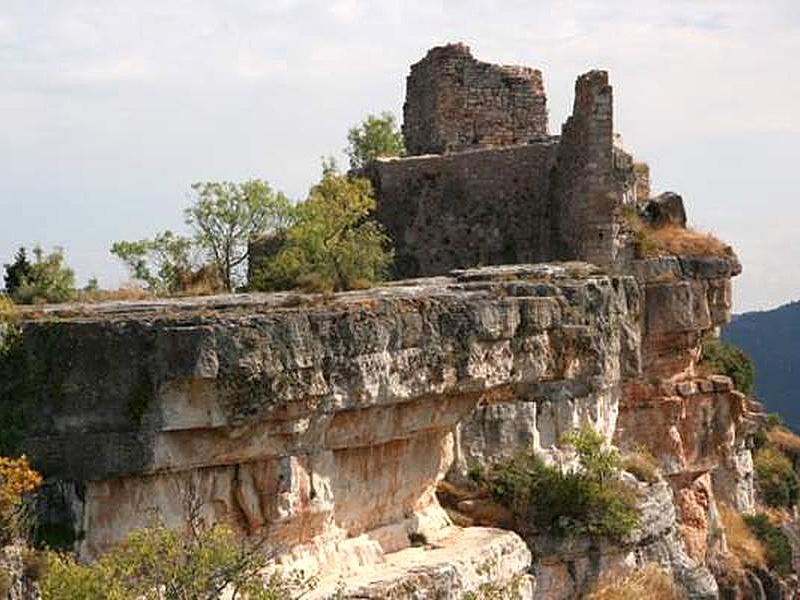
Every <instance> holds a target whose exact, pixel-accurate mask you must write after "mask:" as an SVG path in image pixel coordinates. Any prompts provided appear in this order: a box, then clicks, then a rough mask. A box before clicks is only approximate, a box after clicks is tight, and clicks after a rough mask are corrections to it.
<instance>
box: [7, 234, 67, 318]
mask: <svg viewBox="0 0 800 600" xmlns="http://www.w3.org/2000/svg"><path fill="white" fill-rule="evenodd" d="M33 257H34V262H33V264H31V265H30V267H29V269H28V270H27V274H26V275H24V276H21V279H20V282H19V285H18V286H17V287H16V289H15V290H14V293H13V294H12V296H11V297H12V299H13V300H14V301H15V302H17V303H19V304H41V303H45V302H51V303H58V302H68V301H69V300H72V299H73V298H74V297H75V273H74V272H73V271H72V269H70V268H68V267H67V266H66V265H65V264H64V251H63V250H62V249H61V248H56V249H55V250H54V251H53V252H51V253H49V254H45V252H44V250H42V248H41V247H40V246H36V247H34V249H33Z"/></svg>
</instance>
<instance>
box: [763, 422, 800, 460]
mask: <svg viewBox="0 0 800 600" xmlns="http://www.w3.org/2000/svg"><path fill="white" fill-rule="evenodd" d="M767 439H768V440H769V441H770V442H772V443H773V444H775V445H776V446H778V448H780V449H781V450H784V451H786V452H791V453H793V454H800V435H797V434H796V433H793V432H791V431H789V430H788V429H783V428H782V427H776V428H775V429H772V430H771V431H769V432H768V433H767Z"/></svg>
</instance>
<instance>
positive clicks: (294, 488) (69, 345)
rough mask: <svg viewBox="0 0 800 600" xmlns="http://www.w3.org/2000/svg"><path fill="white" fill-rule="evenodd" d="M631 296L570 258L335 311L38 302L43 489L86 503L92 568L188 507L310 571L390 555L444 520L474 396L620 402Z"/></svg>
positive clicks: (270, 304) (397, 287)
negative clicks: (548, 394)
mask: <svg viewBox="0 0 800 600" xmlns="http://www.w3.org/2000/svg"><path fill="white" fill-rule="evenodd" d="M637 294H638V288H637V287H636V285H635V284H634V282H633V281H632V280H629V279H626V278H624V277H623V278H619V277H609V276H605V275H602V274H600V273H599V272H598V271H597V270H596V269H595V268H593V267H590V266H588V265H580V264H567V265H538V266H528V267H526V266H515V267H510V268H496V269H485V270H472V271H463V272H457V273H455V274H454V275H453V276H452V277H450V278H439V279H432V280H420V281H412V282H405V283H403V282H400V283H397V284H394V285H392V286H390V287H386V288H379V289H375V290H371V291H368V292H353V293H347V294H340V295H337V296H335V297H333V298H330V299H324V298H321V297H315V296H311V297H301V296H297V295H290V294H273V295H251V296H236V297H218V298H209V299H198V300H191V301H174V302H154V303H149V304H148V303H139V304H126V303H122V304H116V305H100V306H96V307H81V306H74V307H70V306H67V307H60V308H51V309H45V310H44V311H38V312H37V313H35V314H34V313H31V314H30V316H29V318H28V320H26V321H25V323H24V326H23V344H24V348H25V350H26V353H27V355H28V357H29V359H30V366H31V368H32V370H31V373H33V372H34V371H35V368H34V367H37V365H47V367H48V370H47V385H41V386H36V387H35V388H34V389H33V392H32V396H31V397H30V398H27V399H26V401H27V402H29V403H30V406H31V407H35V410H33V411H31V412H30V413H29V417H30V418H29V419H28V430H27V432H26V438H25V443H24V448H25V450H26V451H27V452H28V454H29V456H31V458H32V459H33V461H34V464H35V465H36V466H38V467H40V468H41V469H42V470H43V471H44V472H45V473H46V474H48V476H49V477H50V479H51V480H58V481H61V482H76V485H77V488H78V490H79V493H78V494H77V497H78V498H80V499H81V501H82V502H81V503H80V504H79V505H78V506H77V507H76V506H75V505H74V502H73V500H74V499H75V497H76V495H75V494H73V493H72V492H70V498H71V500H69V501H66V500H64V499H63V498H61V497H59V498H58V500H59V501H60V502H61V505H65V506H66V505H69V506H70V510H69V511H66V510H65V511H54V512H55V513H57V514H59V515H62V516H63V515H65V514H66V515H71V518H74V519H75V522H73V523H72V524H73V525H74V526H75V527H76V529H78V530H79V531H81V532H83V534H84V536H83V540H82V542H81V550H82V552H83V554H84V555H85V556H95V555H97V554H98V553H99V552H101V551H103V550H104V549H106V548H108V547H109V546H110V545H111V544H113V543H114V542H115V541H117V540H119V539H121V538H122V537H123V536H124V535H125V533H126V532H127V531H129V530H130V529H132V528H134V527H138V526H143V525H146V524H147V522H148V521H147V520H148V518H150V515H151V514H152V511H153V510H155V511H158V512H159V513H161V515H162V518H163V519H164V520H165V522H166V523H167V524H168V525H173V526H179V525H180V524H181V523H183V522H184V520H185V518H186V510H187V506H186V496H187V494H191V495H194V496H195V497H196V498H198V499H199V500H200V501H201V502H202V503H203V517H204V518H205V519H206V521H208V522H215V521H227V522H229V523H232V524H233V525H234V526H235V527H236V528H238V529H239V530H241V531H242V532H243V533H255V532H258V533H261V534H265V535H268V536H269V538H270V539H271V540H274V541H275V542H276V543H280V544H281V545H283V546H284V547H286V548H289V549H290V555H291V556H292V557H293V560H302V561H303V564H304V565H306V566H307V567H308V568H309V569H317V570H319V571H320V572H323V573H324V572H328V571H335V570H337V569H340V568H341V565H342V564H370V563H376V562H380V560H381V559H382V557H383V556H384V555H385V554H386V553H390V552H395V551H398V550H402V549H403V548H405V547H408V545H409V539H408V535H409V533H410V532H421V533H423V534H425V535H426V536H428V538H429V539H435V537H436V535H437V532H439V531H441V530H443V528H446V527H447V526H448V524H449V520H448V518H447V516H446V515H445V513H444V512H443V511H442V509H441V508H440V507H439V505H438V502H437V501H436V497H435V494H434V489H435V486H436V483H437V481H439V480H440V479H441V478H442V477H444V475H445V473H446V472H447V470H448V469H449V468H450V465H451V462H452V459H453V448H454V446H453V441H452V437H451V432H452V431H453V429H454V427H455V426H456V424H457V423H458V422H459V421H460V420H461V419H462V418H464V417H465V416H466V415H468V414H469V413H470V412H471V411H472V409H473V408H474V407H475V405H476V404H477V403H478V402H484V403H490V402H491V401H493V399H497V398H502V397H504V396H507V395H510V396H523V395H526V394H528V395H530V394H532V393H533V394H534V395H535V394H536V392H535V390H536V389H537V387H536V386H538V385H540V384H542V385H544V387H542V388H541V390H543V392H542V393H544V390H546V389H547V386H546V385H545V384H546V383H547V382H558V381H564V382H568V381H572V382H574V386H575V389H576V390H579V389H581V388H582V387H583V388H586V389H587V390H591V389H594V388H596V389H597V390H600V392H599V393H605V394H609V397H610V398H612V400H613V390H614V389H618V385H617V384H616V383H614V381H612V380H613V379H615V378H618V377H619V371H620V361H619V355H620V350H619V349H620V348H621V339H622V338H623V337H624V335H626V334H625V332H624V331H622V330H620V326H621V325H622V324H623V323H624V322H625V321H626V320H627V319H629V318H632V317H629V314H630V315H635V310H636V309H637V308H638V306H639V299H638V295H637ZM628 345H632V346H636V340H629V341H628ZM37 368H38V367H37ZM603 378H606V379H608V380H609V381H608V382H604V381H603ZM593 386H594V388H593ZM606 387H607V388H609V389H611V390H612V391H611V392H609V391H607V390H606V389H605V388H606ZM553 389H554V388H553ZM576 393H578V392H577V391H576ZM586 393H589V392H588V391H587V392H586ZM556 401H557V397H556V396H553V397H552V398H550V402H551V403H555V402H556ZM614 401H615V400H614ZM567 402H568V403H569V401H567ZM587 410H588V408H587ZM564 426H565V427H566V426H567V424H566V423H565V424H564ZM50 489H52V490H53V491H54V494H56V495H58V494H57V492H59V491H63V490H64V489H71V488H70V486H68V485H61V486H58V485H55V486H51V488H50Z"/></svg>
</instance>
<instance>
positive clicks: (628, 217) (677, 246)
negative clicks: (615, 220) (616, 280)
mask: <svg viewBox="0 0 800 600" xmlns="http://www.w3.org/2000/svg"><path fill="white" fill-rule="evenodd" d="M622 218H623V219H624V221H625V222H626V224H627V228H628V230H629V231H630V233H631V235H632V237H633V243H634V244H635V247H636V254H637V256H638V257H639V258H650V257H654V256H663V255H665V254H666V255H669V254H676V255H680V256H684V255H685V256H695V255H699V256H732V255H733V249H732V248H731V247H730V246H728V245H727V244H725V243H724V242H722V241H720V240H719V239H717V238H716V237H714V236H713V235H711V234H710V233H702V232H700V231H695V230H694V229H691V228H689V227H685V228H684V227H678V226H677V225H667V226H665V227H659V228H654V227H651V226H650V225H648V224H646V223H645V222H644V221H642V218H641V217H640V216H639V215H638V213H637V212H636V210H635V209H631V208H630V207H627V208H626V210H623V212H622Z"/></svg>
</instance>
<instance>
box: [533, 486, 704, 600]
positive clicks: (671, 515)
mask: <svg viewBox="0 0 800 600" xmlns="http://www.w3.org/2000/svg"><path fill="white" fill-rule="evenodd" d="M634 485H638V494H639V512H640V525H639V527H638V528H637V529H636V530H635V531H634V532H633V534H632V535H630V536H629V538H628V539H627V540H625V541H624V543H621V544H610V543H608V542H604V541H602V540H597V539H591V538H588V537H578V538H567V539H561V538H559V539H553V538H551V537H548V536H543V535H538V536H534V537H533V538H530V539H529V540H528V543H529V545H530V546H531V547H532V548H534V550H535V553H536V556H537V558H536V560H535V561H534V564H533V569H532V572H533V574H534V576H535V580H536V589H535V597H536V598H542V599H548V600H549V599H552V600H561V599H563V600H567V599H569V598H577V597H580V596H581V595H583V594H585V593H586V591H587V590H588V589H590V588H591V586H592V585H593V584H594V583H595V582H596V581H597V580H598V579H599V578H600V576H601V575H604V574H608V573H624V572H627V571H632V570H634V569H636V568H639V567H642V566H643V565H645V564H647V563H650V562H657V563H659V564H661V565H662V566H663V567H665V568H666V569H667V572H668V573H670V574H671V575H672V576H673V577H674V578H675V580H676V581H677V582H678V583H680V585H681V587H682V588H683V590H684V591H685V592H686V593H687V596H688V597H690V598H716V597H717V584H716V581H715V580H714V577H713V576H712V575H711V573H710V572H709V571H708V569H706V568H705V567H704V565H703V564H702V562H699V561H697V560H694V559H693V558H692V557H690V556H689V555H688V554H687V552H686V549H685V546H684V544H683V541H682V539H681V537H680V534H679V530H678V524H677V521H676V514H675V506H674V504H673V494H672V490H671V489H670V487H669V485H668V484H666V483H665V482H659V483H656V484H653V485H646V484H641V483H640V484H634Z"/></svg>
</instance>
